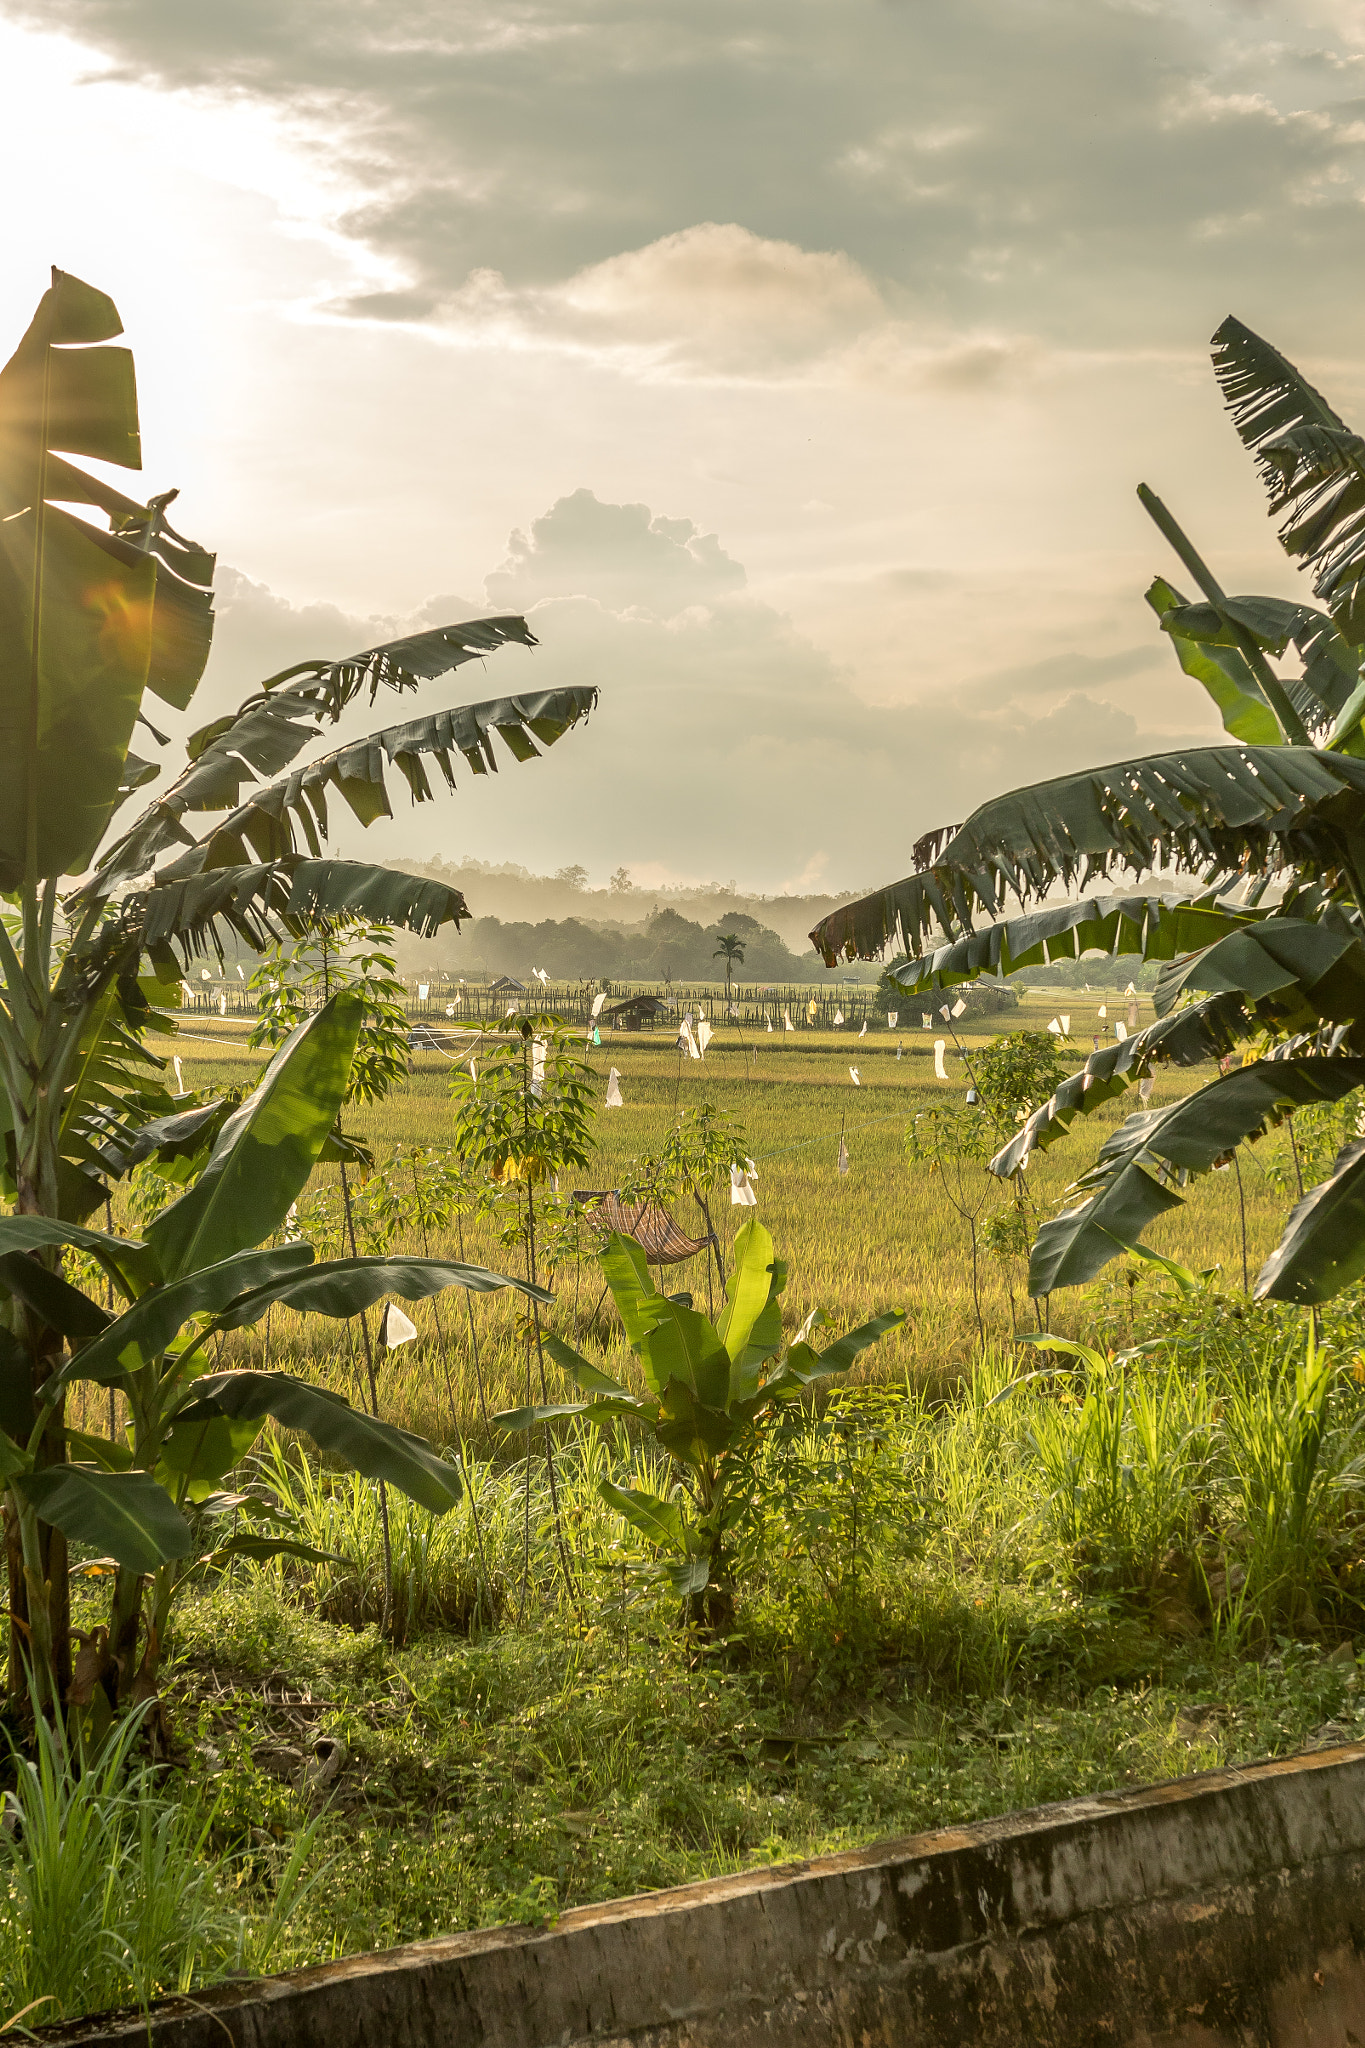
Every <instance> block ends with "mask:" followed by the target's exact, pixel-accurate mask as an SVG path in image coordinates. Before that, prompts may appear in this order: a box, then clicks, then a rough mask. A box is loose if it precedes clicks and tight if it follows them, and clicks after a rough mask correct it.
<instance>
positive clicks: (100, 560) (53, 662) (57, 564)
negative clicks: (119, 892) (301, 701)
mask: <svg viewBox="0 0 1365 2048" xmlns="http://www.w3.org/2000/svg"><path fill="white" fill-rule="evenodd" d="M121 331H122V329H121V323H120V321H119V317H118V313H117V312H116V310H115V308H114V305H113V302H112V300H110V299H108V298H107V297H106V296H105V295H104V293H103V292H97V291H94V290H92V288H91V287H90V286H89V285H86V284H83V283H82V282H81V281H80V279H79V278H75V277H70V276H68V275H66V274H65V273H63V272H61V271H57V270H54V272H53V276H52V285H51V288H50V289H49V290H48V291H47V292H46V293H45V294H44V296H43V299H42V301H41V303H40V305H39V307H38V311H37V313H36V314H35V316H34V319H33V322H32V324H31V325H30V327H29V329H28V332H27V333H26V334H25V336H24V338H23V340H22V341H21V342H20V344H19V347H18V349H17V350H16V351H15V354H14V356H13V357H12V358H11V360H10V362H9V363H8V364H7V365H6V366H5V368H4V369H3V370H0V677H3V678H4V681H3V686H0V890H10V889H14V888H16V887H17V886H18V884H19V883H20V882H21V881H22V879H23V877H24V875H25V872H26V871H28V870H29V869H30V868H31V870H32V872H33V874H34V875H35V876H37V877H39V878H44V877H50V876H56V875H62V874H70V873H79V872H80V871H81V870H82V869H83V868H85V867H86V866H87V865H88V863H89V861H90V859H91V858H92V856H93V855H94V852H95V849H96V847H97V846H98V844H99V841H100V839H101V837H102V835H103V833H104V830H105V827H106V825H107V824H108V821H109V818H110V816H111V815H112V812H113V810H114V807H115V805H116V804H117V802H118V801H119V798H120V792H121V790H122V788H123V787H124V784H125V761H126V757H127V752H128V742H129V740H130V738H131V736H132V730H133V725H134V722H135V720H136V718H137V716H138V710H139V706H140V704H141V701H142V695H143V692H144V690H145V689H146V688H147V687H148V684H149V683H151V684H152V685H153V686H154V687H155V686H158V685H161V686H162V687H163V693H164V694H170V693H171V692H172V691H174V690H179V691H180V692H181V694H183V696H184V698H185V700H186V701H188V696H189V693H190V691H192V689H193V687H194V685H195V683H197V681H198V678H199V675H200V674H201V673H202V670H203V666H204V660H205V658H206V656H207V653H208V636H209V631H210V626H209V617H210V600H209V596H208V593H207V591H206V590H202V589H198V590H196V589H194V588H193V587H192V586H191V585H190V584H189V583H187V582H184V581H183V580H181V579H180V578H178V577H177V576H176V575H174V574H173V573H171V571H170V570H169V568H167V567H166V565H165V558H164V555H161V554H160V551H159V550H157V549H156V548H155V546H154V545H152V544H151V542H152V537H153V536H154V534H155V530H156V528H157V526H159V524H160V508H159V507H154V508H153V509H152V510H150V511H149V509H148V508H145V507H136V508H133V509H132V512H131V514H130V515H125V517H124V518H123V519H121V520H120V522H119V523H120V524H121V525H129V524H132V525H134V526H135V525H136V524H137V522H138V521H140V522H141V526H142V528H143V529H144V531H143V533H142V534H136V533H133V534H131V535H130V537H128V538H125V537H122V536H121V535H117V534H113V533H100V532H97V531H96V530H95V529H94V528H93V527H91V526H89V525H87V524H86V523H85V522H84V521H83V520H82V519H79V518H77V517H75V516H73V514H71V513H70V512H68V511H65V510H63V509H62V507H61V506H60V505H58V504H55V503H53V502H52V500H54V499H58V498H61V499H64V500H66V501H68V502H98V501H99V498H100V496H101V495H108V494H104V493H101V491H100V489H99V487H98V486H96V485H95V483H94V480H93V479H89V478H87V477H85V476H84V474H83V472H81V471H80V470H78V469H77V468H75V466H74V465H72V464H71V463H68V462H64V461H63V460H62V459H61V457H60V455H58V454H57V453H56V451H57V450H65V451H66V452H67V453H68V454H76V455H86V456H94V457H96V458H97V459H99V460H101V461H105V462H112V463H117V464H120V465H121V466H122V467H124V468H129V469H138V468H140V467H141V460H142V458H141V451H140V443H139V439H138V417H137V391H136V385H135V381H134V376H133V360H132V356H131V354H130V353H129V351H128V350H127V349H122V348H107V347H100V346H94V345H93V344H97V343H103V342H107V341H108V340H110V339H111V338H112V337H113V336H115V335H117V334H119V333H120V332H121ZM114 495H115V496H117V494H114ZM120 502H121V503H123V504H128V505H131V501H128V500H120ZM144 542H146V543H148V544H146V545H144V544H143V543H144ZM158 557H160V558H158ZM198 566H199V567H201V568H202V567H203V566H204V563H203V561H202V559H201V561H200V562H199V564H198ZM207 566H208V575H207V576H206V577H205V578H204V580H205V581H207V580H208V577H209V576H211V574H212V565H211V563H209V564H208V565H207ZM196 626H197V628H198V630H197V632H196V630H195V629H196Z"/></svg>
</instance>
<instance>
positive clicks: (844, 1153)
mask: <svg viewBox="0 0 1365 2048" xmlns="http://www.w3.org/2000/svg"><path fill="white" fill-rule="evenodd" d="M839 1171H840V1173H841V1174H845V1173H847V1172H848V1147H847V1145H846V1144H845V1143H844V1134H843V1132H842V1131H840V1133H839Z"/></svg>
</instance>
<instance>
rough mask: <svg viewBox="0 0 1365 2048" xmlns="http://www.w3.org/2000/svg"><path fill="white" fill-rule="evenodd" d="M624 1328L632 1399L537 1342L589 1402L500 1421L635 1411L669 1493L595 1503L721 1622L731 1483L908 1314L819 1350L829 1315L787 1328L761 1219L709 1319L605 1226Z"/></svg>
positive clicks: (781, 1265)
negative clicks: (780, 1424) (673, 1476)
mask: <svg viewBox="0 0 1365 2048" xmlns="http://www.w3.org/2000/svg"><path fill="white" fill-rule="evenodd" d="M601 1266H602V1273H603V1276H604V1278H605V1279H606V1282H607V1284H608V1286H609V1287H610V1288H611V1292H612V1298H613V1299H614V1301H615V1303H616V1308H617V1312H618V1313H619V1315H620V1317H621V1322H622V1326H623V1328H624V1329H625V1333H626V1337H627V1339H628V1341H629V1343H630V1346H631V1349H632V1350H633V1351H634V1353H635V1356H636V1359H637V1360H638V1362H639V1366H640V1371H641V1373H642V1375H643V1377H644V1382H645V1387H646V1389H647V1391H646V1392H645V1393H643V1394H633V1393H631V1392H630V1391H629V1389H628V1388H626V1387H624V1386H622V1385H621V1383H620V1382H619V1381H618V1380H614V1379H613V1378H612V1377H611V1375H610V1374H609V1373H605V1372H603V1371H602V1370H601V1369H600V1367H598V1366H595V1365H594V1364H592V1362H591V1360H589V1359H586V1358H584V1357H583V1355H582V1353H581V1352H578V1351H575V1350H574V1349H573V1348H572V1346H570V1345H568V1344H566V1343H564V1341H563V1340H562V1338H559V1337H554V1336H549V1337H547V1338H546V1339H545V1349H546V1351H547V1353H549V1355H550V1356H551V1357H552V1358H553V1359H554V1361H555V1363H556V1364H557V1365H559V1366H560V1367H561V1368H562V1369H563V1371H564V1372H566V1373H567V1374H568V1376H569V1378H570V1379H571V1380H572V1381H573V1382H574V1384H575V1385H576V1386H577V1387H579V1388H581V1389H582V1391H583V1392H584V1393H585V1394H587V1395H588V1396H589V1398H588V1399H587V1400H586V1401H573V1402H562V1403H559V1404H557V1405H546V1406H543V1407H535V1408H514V1409H508V1410H506V1411H504V1412H503V1413H502V1414H501V1415H499V1416H496V1417H495V1418H494V1419H495V1420H496V1421H498V1422H501V1423H502V1424H503V1426H504V1427H505V1428H507V1429H511V1430H525V1429H529V1428H531V1427H532V1425H533V1424H535V1423H536V1422H540V1421H553V1420H555V1419H556V1418H558V1417H561V1416H582V1417H583V1418H584V1420H585V1421H586V1422H588V1423H590V1424H591V1425H592V1426H594V1427H595V1428H599V1429H607V1430H609V1431H613V1432H614V1431H615V1429H616V1428H617V1426H618V1425H619V1423H620V1422H621V1420H622V1419H627V1418H628V1419H630V1420H631V1421H633V1422H634V1423H635V1424H636V1425H637V1426H638V1427H640V1428H641V1429H642V1431H643V1432H644V1434H645V1436H646V1438H647V1439H649V1440H650V1441H652V1442H653V1443H654V1444H655V1445H656V1446H657V1447H658V1449H660V1450H662V1451H666V1452H667V1453H668V1454H669V1455H670V1457H671V1458H672V1459H673V1460H674V1463H675V1465H676V1467H677V1470H678V1474H679V1482H680V1483H679V1486H678V1489H677V1491H676V1493H675V1495H674V1496H673V1497H672V1498H669V1499H667V1500H665V1499H661V1498H659V1497H658V1496H657V1495H655V1494H651V1493H646V1492H645V1491H643V1490H642V1489H641V1488H640V1487H635V1486H617V1485H616V1484H615V1483H614V1482H613V1481H611V1480H607V1479H604V1480H602V1481H601V1482H600V1492H601V1495H602V1498H603V1499H604V1500H605V1501H606V1502H607V1504H608V1505H609V1506H610V1507H613V1508H615V1509H616V1510H617V1511H618V1513H620V1514H622V1515H623V1516H624V1517H625V1519H626V1520H627V1521H628V1522H629V1523H630V1525H631V1527H632V1528H634V1529H636V1530H638V1532H639V1533H640V1534H641V1535H642V1536H644V1537H645V1538H646V1539H647V1540H648V1541H649V1542H650V1543H652V1544H654V1545H655V1546H656V1547H657V1549H658V1550H659V1551H660V1552H662V1553H663V1556H662V1560H661V1561H662V1565H663V1570H664V1574H665V1576H666V1578H667V1580H668V1582H669V1583H670V1584H671V1585H672V1587H673V1589H674V1591H675V1592H677V1593H678V1594H679V1595H681V1596H682V1597H683V1598H684V1599H686V1600H687V1601H688V1602H689V1607H690V1612H691V1613H692V1614H693V1616H694V1617H695V1618H697V1619H706V1620H708V1621H712V1622H715V1621H717V1620H719V1619H723V1618H724V1616H725V1614H726V1613H728V1611H729V1608H730V1606H731V1604H732V1602H733V1586H732V1582H731V1572H730V1565H729V1561H728V1557H727V1548H726V1539H727V1536H728V1535H729V1532H730V1531H731V1529H733V1527H734V1525H735V1522H736V1519H737V1517H738V1516H739V1514H740V1512H741V1509H742V1501H741V1497H740V1491H739V1488H740V1487H741V1486H742V1485H743V1484H744V1482H745V1479H746V1475H747V1474H748V1473H749V1472H750V1470H751V1468H752V1462H753V1458H754V1454H755V1453H756V1451H757V1449H758V1447H759V1444H760V1442H761V1440H762V1438H763V1435H764V1432H765V1430H766V1428H767V1426H768V1424H769V1423H771V1422H772V1421H773V1420H774V1418H775V1417H776V1415H777V1414H778V1413H779V1412H780V1411H781V1409H782V1408H783V1407H784V1406H785V1405H786V1404H787V1403H789V1402H791V1401H796V1400H799V1399H800V1398H801V1396H802V1395H803V1394H804V1393H805V1392H806V1391H807V1389H808V1388H809V1387H812V1386H814V1385H815V1384H816V1383H817V1382H818V1381H820V1380H824V1379H828V1378H830V1377H831V1376H832V1375H833V1374H835V1373H839V1372H846V1371H847V1370H848V1368H849V1366H851V1365H852V1364H853V1361H854V1360H855V1358H857V1356H858V1354H859V1353H860V1352H862V1351H865V1350H866V1349H867V1347H868V1346H869V1345H870V1344H875V1343H876V1342H877V1340H878V1338H879V1337H884V1336H886V1335H887V1333H888V1332H889V1331H891V1330H896V1329H899V1328H900V1326H901V1324H902V1323H903V1322H904V1321H905V1314H904V1311H903V1310H901V1309H892V1310H890V1311H888V1312H887V1313H886V1314H884V1315H879V1316H874V1317H873V1319H872V1321H871V1322H868V1323H863V1324H861V1325H860V1326H859V1328H857V1329H856V1330H850V1331H849V1332H848V1333H847V1334H846V1335H845V1336H843V1337H840V1338H838V1339H836V1341H835V1342H834V1343H833V1344H830V1345H828V1346H827V1347H826V1348H825V1349H824V1350H823V1351H817V1350H816V1349H815V1348H814V1346H813V1345H812V1343H811V1341H810V1339H811V1335H812V1333H813V1332H814V1331H815V1330H816V1329H818V1328H820V1327H821V1325H822V1324H823V1323H824V1320H825V1318H824V1315H823V1312H822V1311H821V1310H819V1309H815V1310H813V1311H812V1312H811V1314H810V1315H809V1316H808V1317H807V1318H806V1321H805V1323H804V1324H803V1325H802V1327H801V1329H800V1330H799V1331H798V1332H797V1333H796V1335H795V1336H793V1337H790V1338H789V1337H787V1336H786V1335H785V1334H784V1332H783V1328H782V1294H783V1291H784V1290H785V1288H786V1284H787V1267H786V1263H785V1261H783V1260H782V1259H779V1258H776V1257H775V1256H774V1253H773V1241H772V1238H771V1237H770V1236H769V1235H768V1232H767V1231H766V1230H765V1229H764V1227H763V1225H762V1224H761V1223H760V1222H759V1221H758V1220H757V1218H753V1219H751V1220H750V1221H749V1222H748V1223H746V1224H745V1225H744V1226H743V1227H742V1228H741V1229H740V1230H739V1231H737V1232H736V1234H735V1250H734V1270H733V1272H732V1273H731V1275H730V1278H729V1281H728V1283H727V1286H726V1299H725V1306H724V1307H723V1309H722V1310H721V1312H720V1315H719V1316H718V1317H717V1318H716V1320H715V1322H714V1323H713V1322H712V1321H711V1320H710V1319H709V1317H707V1316H704V1315H702V1314H700V1312H699V1311H698V1310H696V1309H694V1308H693V1307H692V1305H691V1298H690V1297H689V1296H688V1295H685V1294H669V1295H666V1294H660V1293H659V1292H658V1290H657V1288H656V1287H655V1284H654V1281H653V1279H652V1278H651V1276H650V1271H649V1262H648V1260H647V1258H646V1256H645V1253H644V1251H643V1249H642V1248H641V1246H640V1245H638V1244H637V1243H636V1242H635V1240H634V1238H631V1237H624V1236H621V1235H620V1234H618V1233H615V1232H614V1233H613V1234H612V1236H611V1237H610V1238H609V1239H608V1241H607V1245H606V1248H605V1250H604V1251H603V1252H602V1254H601Z"/></svg>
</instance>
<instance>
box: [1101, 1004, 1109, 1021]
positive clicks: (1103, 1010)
mask: <svg viewBox="0 0 1365 2048" xmlns="http://www.w3.org/2000/svg"><path fill="white" fill-rule="evenodd" d="M1108 1015H1109V1005H1108V1003H1101V1004H1100V1021H1101V1023H1103V1021H1104V1019H1105V1018H1106V1017H1107V1016H1108Z"/></svg>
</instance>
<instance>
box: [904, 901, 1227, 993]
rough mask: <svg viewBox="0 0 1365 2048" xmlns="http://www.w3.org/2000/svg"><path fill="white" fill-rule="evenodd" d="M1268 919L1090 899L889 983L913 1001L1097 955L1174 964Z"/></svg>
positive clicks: (1221, 907) (965, 945) (1052, 909)
mask: <svg viewBox="0 0 1365 2048" xmlns="http://www.w3.org/2000/svg"><path fill="white" fill-rule="evenodd" d="M1266 914H1267V913H1264V912H1257V911H1249V910H1247V909H1245V908H1243V907H1241V906H1237V905H1231V904H1219V903H1217V902H1215V901H1214V900H1213V899H1212V898H1211V897H1199V898H1195V899H1192V900H1191V901H1189V902H1184V903H1166V902H1164V901H1163V900H1162V898H1161V897H1159V896H1087V897H1083V898H1082V899H1081V900H1080V901H1079V902H1077V903H1051V904H1049V905H1048V906H1047V908H1046V909H1044V910H1032V911H1029V912H1027V913H1026V914H1025V915H1024V916H1022V917H1012V918H1006V919H1004V920H1002V921H1001V922H999V923H996V924H991V925H987V926H985V927H984V928H983V929H981V930H979V931H974V932H971V933H969V934H968V936H967V937H966V938H962V939H954V940H953V941H952V942H951V943H950V944H948V945H946V946H939V947H936V948H935V950H934V951H933V952H932V953H926V954H924V955H923V956H922V957H921V958H919V959H918V960H906V961H904V962H902V963H900V964H898V965H897V966H894V967H891V968H888V970H887V978H888V980H890V981H893V982H895V984H896V986H897V987H898V988H902V989H904V990H905V992H906V994H907V995H918V994H919V993H920V992H921V991H923V990H927V989H938V988H952V987H954V986H955V985H956V984H957V983H959V982H964V981H975V980H976V979H977V977H978V976H979V975H982V974H990V975H996V976H1004V975H1010V974H1014V973H1016V972H1017V971H1018V970H1019V969H1020V968H1021V967H1033V966H1037V965H1050V964H1051V962H1053V961H1054V960H1079V959H1080V957H1081V955H1082V954H1083V953H1093V952H1097V951H1099V952H1105V953H1108V954H1109V956H1110V958H1111V959H1114V958H1117V957H1118V956H1119V955H1120V954H1125V953H1132V954H1136V955H1137V956H1138V957H1139V958H1141V959H1143V960H1172V959H1174V958H1175V957H1176V956H1177V955H1181V954H1185V953H1188V952H1190V951H1191V950H1192V949H1193V948H1194V947H1196V946H1207V945H1209V944H1210V943H1211V942H1212V941H1213V940H1214V939H1217V938H1221V937H1222V936H1223V935H1224V934H1225V933H1226V932H1230V931H1240V930H1241V929H1242V927H1243V926H1244V925H1246V924H1248V923H1250V922H1253V921H1255V920H1256V919H1257V918H1258V917H1260V916H1263V915H1266Z"/></svg>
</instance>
